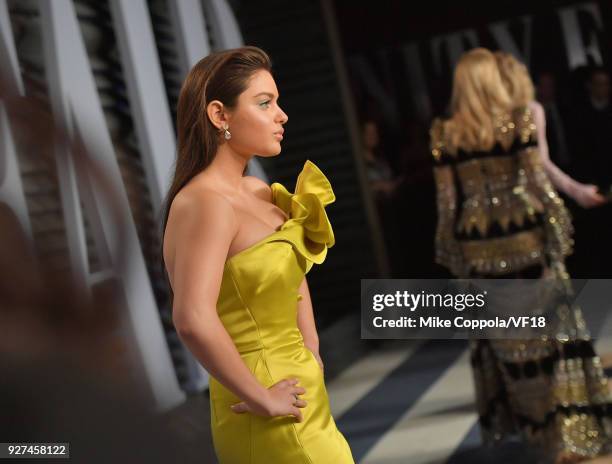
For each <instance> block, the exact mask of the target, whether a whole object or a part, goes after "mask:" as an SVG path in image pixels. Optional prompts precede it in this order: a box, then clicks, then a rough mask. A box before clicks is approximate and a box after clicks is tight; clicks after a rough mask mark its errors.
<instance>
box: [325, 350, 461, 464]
mask: <svg viewBox="0 0 612 464" xmlns="http://www.w3.org/2000/svg"><path fill="white" fill-rule="evenodd" d="M466 348H467V343H466V341H465V340H430V341H428V342H426V343H424V344H423V345H422V346H421V347H420V348H419V349H417V351H416V352H415V353H413V354H412V356H410V357H409V358H408V359H407V360H406V361H404V362H403V363H402V364H400V365H399V366H398V367H397V368H395V369H394V370H393V371H391V373H390V374H389V375H387V376H386V377H385V378H384V379H383V380H382V381H381V382H380V383H379V384H378V385H377V386H376V387H375V388H373V389H372V390H371V391H370V392H369V393H368V394H367V395H365V396H364V397H363V398H361V400H359V401H358V402H357V403H355V404H354V405H353V406H352V407H351V408H350V409H349V410H348V411H346V413H344V414H343V415H342V416H341V417H339V418H338V419H337V420H336V422H337V424H338V428H339V429H340V430H341V431H342V433H343V434H344V436H345V437H346V439H347V440H348V442H349V444H350V446H351V450H352V452H353V457H354V458H355V460H356V461H359V460H361V459H362V458H363V457H364V456H365V455H366V453H367V452H368V451H369V450H370V449H371V448H372V447H373V446H374V445H375V444H376V442H377V441H378V440H380V438H381V437H382V436H383V435H384V434H385V433H387V431H389V430H390V429H391V428H392V427H393V425H394V424H395V423H396V422H397V421H398V420H399V419H400V417H401V416H402V415H403V414H404V413H405V412H406V410H408V409H409V408H411V407H412V406H413V405H414V404H415V403H416V402H417V401H418V399H419V398H420V397H421V396H422V395H423V393H425V392H426V391H427V390H428V389H429V387H430V386H431V385H432V384H433V383H434V382H435V381H436V380H437V379H438V378H439V377H440V376H441V375H442V374H443V373H444V371H446V369H448V367H450V366H451V365H452V364H453V363H454V362H455V361H456V360H457V358H458V357H459V355H460V354H461V353H462V352H463V351H464V350H465V349H466ZM406 452H407V454H408V453H409V450H406Z"/></svg>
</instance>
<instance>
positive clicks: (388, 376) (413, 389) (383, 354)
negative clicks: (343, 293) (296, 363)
mask: <svg viewBox="0 0 612 464" xmlns="http://www.w3.org/2000/svg"><path fill="white" fill-rule="evenodd" d="M599 333H602V334H610V333H612V316H610V317H608V318H607V320H606V322H605V323H604V324H603V326H602V327H601V331H600V332H599ZM596 348H597V351H598V352H600V353H612V338H610V337H608V338H601V339H599V340H597V343H596ZM471 375H472V374H471V370H470V366H469V355H468V351H467V342H465V341H460V340H452V341H451V340H449V341H445V340H433V341H431V340H430V341H427V340H424V341H417V340H406V341H397V342H393V343H392V344H390V345H385V347H384V348H380V349H378V350H376V351H374V352H372V353H370V354H368V355H366V356H364V357H363V358H361V359H359V360H357V361H356V362H354V363H353V364H352V365H350V366H349V367H348V368H346V369H345V370H343V371H342V372H341V373H340V374H339V375H337V376H336V377H335V378H333V380H331V381H328V382H327V390H328V393H329V397H330V403H331V407H332V412H333V415H334V417H335V419H336V422H337V424H338V427H339V429H340V430H341V431H342V433H343V434H344V435H345V437H346V438H347V440H348V441H349V443H350V445H351V449H352V451H353V456H354V458H355V460H356V462H358V463H361V464H399V463H410V464H442V463H445V464H446V463H447V464H460V463H461V464H463V463H470V464H473V463H477V462H483V463H484V462H495V463H496V464H502V463H506V462H507V463H513V462H521V463H527V462H530V461H529V460H528V459H527V458H526V457H525V456H524V454H521V453H523V451H522V450H518V451H517V450H516V448H517V447H519V445H518V444H516V445H513V444H509V445H508V447H507V448H504V450H503V451H502V452H501V453H500V451H499V450H496V451H495V455H491V454H490V453H491V451H487V450H483V449H481V448H480V438H479V429H478V424H477V421H476V419H477V418H476V414H475V412H474V391H473V383H472V377H471ZM487 453H489V454H487ZM517 453H519V454H517Z"/></svg>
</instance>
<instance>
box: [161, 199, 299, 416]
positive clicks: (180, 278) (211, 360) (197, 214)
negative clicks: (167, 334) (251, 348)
mask: <svg viewBox="0 0 612 464" xmlns="http://www.w3.org/2000/svg"><path fill="white" fill-rule="evenodd" d="M177 200H178V201H177ZM170 222H171V223H172V226H173V227H174V231H173V232H174V243H175V244H176V246H175V251H174V256H173V260H172V262H173V266H172V269H171V270H169V272H170V271H171V272H172V282H173V290H174V303H173V313H172V318H173V321H174V324H175V327H176V328H177V331H178V334H179V337H180V338H181V340H182V341H183V342H184V343H185V345H186V346H187V347H188V348H189V350H190V351H191V352H192V353H193V355H194V356H195V357H196V358H197V359H198V360H199V361H200V362H201V363H202V365H203V366H204V367H205V368H206V369H207V371H208V372H209V373H210V374H211V375H212V376H213V377H214V378H215V379H217V380H218V381H219V382H220V383H221V384H222V385H224V386H225V387H227V388H228V389H229V390H230V391H232V392H233V393H234V394H235V395H236V396H238V397H239V398H241V399H242V400H243V401H244V403H246V404H247V405H248V409H246V410H249V411H252V412H255V413H258V414H260V415H283V414H294V415H296V417H298V418H299V419H300V420H301V413H300V411H299V409H297V407H295V406H293V402H294V399H293V397H292V396H291V395H292V394H293V393H297V394H302V393H303V389H301V388H299V387H296V386H295V383H296V382H297V381H296V382H293V379H292V380H290V381H285V384H283V388H284V389H288V390H287V391H289V390H290V391H289V393H287V394H286V395H284V397H283V398H282V399H283V400H285V399H286V401H285V402H284V403H283V402H282V401H281V403H282V404H280V403H279V401H278V400H279V398H280V396H282V395H280V393H279V394H278V395H274V396H275V397H276V400H274V399H271V397H270V396H271V395H270V391H269V390H268V389H267V388H265V387H264V386H263V385H262V384H260V383H259V381H258V380H257V379H256V378H255V376H254V375H253V374H252V373H251V371H250V370H249V369H248V367H247V366H246V364H245V363H244V362H243V360H242V358H241V357H240V354H239V353H238V350H237V349H236V346H235V345H234V342H233V340H232V339H231V337H230V336H229V334H228V333H227V330H226V329H225V327H224V326H223V324H222V323H221V320H220V319H219V316H218V314H217V308H216V307H217V299H218V297H219V291H220V287H221V280H222V278H223V271H224V268H225V261H226V259H227V253H228V250H229V247H230V244H231V242H232V239H233V237H234V235H235V233H236V230H237V227H238V224H237V220H236V216H235V213H234V210H233V207H232V205H231V204H230V203H229V201H228V200H227V199H226V198H224V197H223V196H222V195H219V194H217V193H215V192H210V191H207V192H200V193H199V194H198V195H197V197H196V196H195V195H194V196H193V197H192V198H189V197H182V198H180V199H176V200H175V204H173V206H172V210H171V212H170V217H169V223H170ZM287 382H289V383H291V384H290V385H289V384H287ZM285 397H286V398H285ZM287 402H288V404H285V403H287ZM285 406H286V408H285ZM242 412H244V411H242Z"/></svg>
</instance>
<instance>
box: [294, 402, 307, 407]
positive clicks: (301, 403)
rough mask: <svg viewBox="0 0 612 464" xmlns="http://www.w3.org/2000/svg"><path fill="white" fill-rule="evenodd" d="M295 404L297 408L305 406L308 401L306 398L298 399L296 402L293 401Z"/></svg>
mask: <svg viewBox="0 0 612 464" xmlns="http://www.w3.org/2000/svg"><path fill="white" fill-rule="evenodd" d="M293 405H294V406H295V407H296V408H305V407H306V406H307V405H308V403H307V402H306V401H305V400H296V401H295V403H293Z"/></svg>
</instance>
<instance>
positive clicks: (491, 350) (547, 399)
mask: <svg viewBox="0 0 612 464" xmlns="http://www.w3.org/2000/svg"><path fill="white" fill-rule="evenodd" d="M516 106H517V105H516V104H515V102H514V100H513V98H512V96H511V94H510V93H509V92H508V91H507V90H506V87H505V86H504V84H503V82H502V76H501V74H500V71H499V68H498V65H497V62H496V59H495V56H494V55H493V53H491V52H490V51H489V50H486V49H483V48H477V49H474V50H471V51H470V52H467V53H466V54H464V55H463V56H462V57H461V59H460V60H459V62H458V64H457V67H456V69H455V75H454V81H453V92H452V99H451V113H452V114H451V116H450V118H449V119H447V120H440V119H436V120H435V121H434V122H433V125H432V128H431V149H432V155H433V157H434V160H435V166H434V178H435V182H436V188H437V204H438V226H437V232H436V261H437V262H438V263H439V264H442V265H444V266H445V267H447V268H448V269H449V270H450V271H451V273H453V274H454V275H455V276H457V277H474V278H511V279H512V278H515V279H541V278H543V277H544V276H551V275H552V276H555V275H559V276H561V275H562V274H563V272H564V271H563V269H564V267H563V261H564V258H565V257H566V256H567V255H568V254H570V253H571V250H572V239H571V234H572V226H571V222H570V218H569V214H568V212H567V210H566V208H565V206H564V204H563V201H562V200H561V198H559V196H558V195H557V193H556V191H555V189H554V187H553V185H552V184H551V181H550V179H549V175H548V174H547V169H549V168H545V167H544V162H543V161H542V157H541V155H540V153H539V151H538V149H537V147H538V133H537V125H536V123H535V121H534V119H533V116H532V111H531V110H530V109H529V108H524V107H521V108H516ZM570 329H573V330H572V333H578V332H580V331H579V330H578V327H570ZM470 347H471V354H472V359H471V361H472V366H473V373H474V380H475V389H476V397H477V398H476V400H477V408H478V414H479V419H480V425H481V430H482V436H483V440H484V441H485V443H487V444H493V443H496V442H500V441H502V440H504V439H505V438H507V437H509V436H512V435H517V434H518V435H520V436H521V437H522V438H523V439H524V440H525V442H526V443H528V444H530V445H534V447H535V448H536V449H537V450H539V451H541V452H542V455H543V457H544V459H545V460H546V461H548V462H557V463H561V462H577V461H581V460H585V459H589V458H593V457H596V456H599V455H601V454H604V453H606V452H608V449H609V447H610V417H609V416H610V412H609V411H610V402H609V398H608V388H607V380H606V378H605V377H604V375H603V372H602V369H601V365H600V364H598V363H599V359H598V358H597V357H596V356H595V353H594V352H593V348H592V346H591V343H590V342H589V341H586V340H582V339H580V338H574V339H570V340H569V341H568V342H566V343H562V342H560V341H555V340H550V339H549V340H548V341H543V340H540V339H536V340H497V339H496V340H475V341H472V342H471V345H470Z"/></svg>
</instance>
